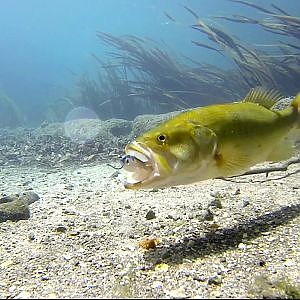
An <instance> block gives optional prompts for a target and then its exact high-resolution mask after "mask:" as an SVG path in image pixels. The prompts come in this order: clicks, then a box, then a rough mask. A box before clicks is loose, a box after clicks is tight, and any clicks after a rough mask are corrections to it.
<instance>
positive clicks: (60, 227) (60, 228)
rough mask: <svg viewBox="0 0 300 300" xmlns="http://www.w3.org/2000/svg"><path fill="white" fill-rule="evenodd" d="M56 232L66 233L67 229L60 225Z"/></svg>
mask: <svg viewBox="0 0 300 300" xmlns="http://www.w3.org/2000/svg"><path fill="white" fill-rule="evenodd" d="M55 231H56V232H60V233H65V232H66V231H67V227H66V226H64V225H58V226H57V227H56V228H55Z"/></svg>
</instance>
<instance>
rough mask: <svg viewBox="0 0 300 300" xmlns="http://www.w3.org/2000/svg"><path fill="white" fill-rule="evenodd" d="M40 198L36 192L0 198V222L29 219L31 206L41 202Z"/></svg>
mask: <svg viewBox="0 0 300 300" xmlns="http://www.w3.org/2000/svg"><path fill="white" fill-rule="evenodd" d="M39 198H40V197H39V196H38V195H37V194H36V193H34V192H25V193H22V194H15V195H8V196H4V197H2V198H0V222H5V221H7V220H11V221H19V220H27V219H29V218H30V211H29V205H30V204H32V203H34V202H35V201H37V200H39Z"/></svg>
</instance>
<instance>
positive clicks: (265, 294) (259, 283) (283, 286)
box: [249, 275, 300, 299]
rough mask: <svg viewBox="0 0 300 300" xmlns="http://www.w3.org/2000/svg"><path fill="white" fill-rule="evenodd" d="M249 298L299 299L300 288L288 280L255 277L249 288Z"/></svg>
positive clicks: (261, 276)
mask: <svg viewBox="0 0 300 300" xmlns="http://www.w3.org/2000/svg"><path fill="white" fill-rule="evenodd" d="M249 294H250V295H249V296H250V297H251V298H253V297H254V298H262V299H300V286H299V284H295V283H293V282H292V281H291V280H290V279H288V278H277V279H271V278H268V277H267V276H263V275H260V276H257V277H256V278H255V280H254V283H253V286H252V287H251V288H250V291H249Z"/></svg>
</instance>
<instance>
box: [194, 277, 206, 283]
mask: <svg viewBox="0 0 300 300" xmlns="http://www.w3.org/2000/svg"><path fill="white" fill-rule="evenodd" d="M193 279H194V280H196V281H200V282H204V281H206V279H205V278H204V277H203V276H199V275H195V276H194V277H193Z"/></svg>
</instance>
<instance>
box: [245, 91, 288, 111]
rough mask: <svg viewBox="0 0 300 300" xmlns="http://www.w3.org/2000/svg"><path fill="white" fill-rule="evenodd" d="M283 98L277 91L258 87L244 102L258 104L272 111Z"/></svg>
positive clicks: (250, 92)
mask: <svg viewBox="0 0 300 300" xmlns="http://www.w3.org/2000/svg"><path fill="white" fill-rule="evenodd" d="M282 98H283V97H282V95H281V94H280V92H278V91H277V90H274V89H271V90H268V89H266V88H263V87H256V88H252V89H251V90H250V91H249V92H248V94H247V95H246V97H245V98H244V99H243V100H242V101H243V102H252V103H257V104H259V105H261V106H263V107H265V108H268V109H270V108H271V107H272V106H273V105H274V104H275V103H277V102H278V101H279V100H280V99H282Z"/></svg>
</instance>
